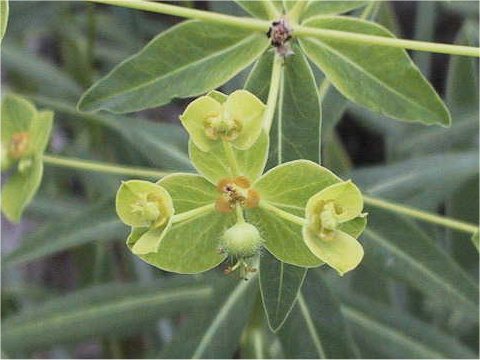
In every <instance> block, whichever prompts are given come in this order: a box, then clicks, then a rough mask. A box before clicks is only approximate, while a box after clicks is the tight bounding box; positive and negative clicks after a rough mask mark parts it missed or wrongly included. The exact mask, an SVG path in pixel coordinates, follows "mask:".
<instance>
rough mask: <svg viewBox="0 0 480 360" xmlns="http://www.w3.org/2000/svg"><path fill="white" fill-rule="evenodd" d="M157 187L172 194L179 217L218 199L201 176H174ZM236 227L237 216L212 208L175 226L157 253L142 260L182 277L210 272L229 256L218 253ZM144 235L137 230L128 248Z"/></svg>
mask: <svg viewBox="0 0 480 360" xmlns="http://www.w3.org/2000/svg"><path fill="white" fill-rule="evenodd" d="M158 184H159V185H161V186H163V187H164V188H165V189H166V190H167V191H168V192H169V194H170V196H171V197H172V200H173V205H174V208H175V211H176V214H177V215H180V214H182V213H184V212H187V211H189V210H194V209H198V208H200V207H201V206H205V205H213V203H214V202H215V200H216V199H217V197H218V195H217V194H218V193H217V190H216V188H215V187H214V186H213V185H212V184H210V183H209V182H208V181H207V180H205V179H204V178H202V177H201V176H198V175H192V174H173V175H170V176H167V177H165V178H163V179H162V180H160V181H159V182H158ZM234 223H235V216H234V214H232V213H220V212H217V211H215V210H214V207H213V206H212V207H211V208H210V209H206V210H205V211H203V212H201V213H199V214H197V215H196V216H193V217H191V218H190V219H188V220H184V221H181V222H174V223H173V224H172V226H171V227H170V229H169V230H168V231H167V232H166V233H165V234H164V235H163V238H162V240H161V242H160V244H159V245H158V249H157V251H156V252H154V253H149V254H145V255H139V257H140V258H141V259H142V260H144V261H146V262H147V263H149V264H151V265H153V266H155V267H158V268H160V269H162V270H166V271H171V272H177V273H182V274H193V273H198V272H203V271H207V270H209V269H211V268H214V267H215V266H217V265H218V264H220V263H221V262H222V261H223V260H224V259H225V257H226V255H224V254H222V253H220V252H219V247H220V240H221V236H222V235H223V233H224V232H225V230H226V229H228V228H229V227H231V226H232V225H233V224H234ZM144 232H145V230H143V231H141V228H137V229H134V230H133V231H132V233H131V235H130V237H129V239H128V241H127V245H129V247H131V246H132V245H133V244H134V243H135V242H136V241H137V240H138V239H139V238H140V236H142V235H143V233H144Z"/></svg>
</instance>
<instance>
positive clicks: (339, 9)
mask: <svg viewBox="0 0 480 360" xmlns="http://www.w3.org/2000/svg"><path fill="white" fill-rule="evenodd" d="M367 3H368V1H344V0H335V1H328V0H320V1H309V2H308V5H307V6H306V8H305V11H304V13H303V15H302V19H304V20H306V19H309V18H311V17H314V16H326V15H337V14H343V13H346V12H348V11H350V10H353V9H356V8H359V7H361V6H364V5H366V4H367Z"/></svg>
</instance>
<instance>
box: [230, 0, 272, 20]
mask: <svg viewBox="0 0 480 360" xmlns="http://www.w3.org/2000/svg"><path fill="white" fill-rule="evenodd" d="M235 3H237V4H238V5H239V6H240V7H241V8H242V9H243V10H245V11H246V12H248V13H249V14H250V15H252V16H254V17H256V18H259V19H265V20H271V19H270V15H269V11H268V7H269V6H268V5H267V4H266V3H271V5H270V6H273V4H272V1H270V0H265V1H249V0H246V1H245V0H235Z"/></svg>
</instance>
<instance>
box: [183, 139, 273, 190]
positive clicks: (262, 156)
mask: <svg viewBox="0 0 480 360" xmlns="http://www.w3.org/2000/svg"><path fill="white" fill-rule="evenodd" d="M233 153H234V156H235V159H236V161H237V164H238V170H239V175H243V176H246V177H247V178H248V179H249V180H250V181H252V182H253V181H255V180H257V179H258V178H259V177H260V175H262V173H263V169H264V168H265V163H266V162H267V154H268V136H267V135H266V134H265V132H263V131H262V133H261V134H260V136H259V138H258V139H257V141H256V142H255V144H253V145H252V147H251V148H249V149H248V150H237V149H235V148H233ZM189 154H190V159H191V161H192V163H193V166H195V168H196V169H197V171H198V172H199V173H200V174H202V175H203V176H205V177H206V178H207V179H208V180H209V181H210V182H211V183H212V184H218V182H219V181H220V180H221V179H225V178H227V177H232V176H234V174H233V173H232V171H231V169H230V166H229V160H228V157H227V154H226V153H225V148H224V146H223V144H222V143H221V142H219V143H217V144H216V145H214V146H213V148H211V149H210V151H208V152H204V151H202V150H200V149H199V148H197V147H196V146H195V144H194V143H193V142H192V141H190V142H189Z"/></svg>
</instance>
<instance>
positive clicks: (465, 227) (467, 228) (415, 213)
mask: <svg viewBox="0 0 480 360" xmlns="http://www.w3.org/2000/svg"><path fill="white" fill-rule="evenodd" d="M363 199H364V201H365V204H367V205H370V206H374V207H378V208H381V209H385V210H389V211H392V212H395V213H398V214H403V215H407V216H410V217H412V218H415V219H419V220H423V221H426V222H429V223H432V224H437V225H442V226H445V227H448V228H451V229H455V230H458V231H462V232H466V233H470V234H475V233H476V232H477V231H478V226H476V225H473V224H469V223H466V222H463V221H459V220H454V219H450V218H447V217H445V216H440V215H434V214H430V213H428V212H425V211H422V210H418V209H414V208H411V207H408V206H404V205H398V204H394V203H391V202H387V201H385V200H381V199H377V198H374V197H370V196H365V195H363Z"/></svg>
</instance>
